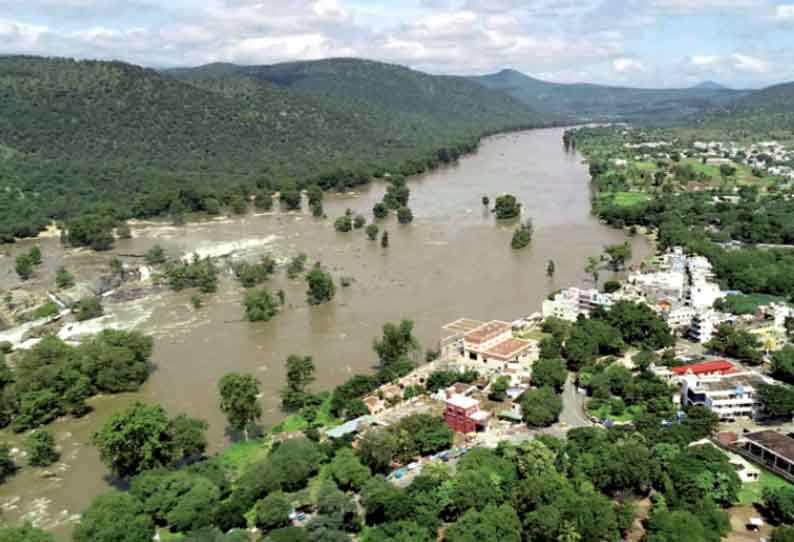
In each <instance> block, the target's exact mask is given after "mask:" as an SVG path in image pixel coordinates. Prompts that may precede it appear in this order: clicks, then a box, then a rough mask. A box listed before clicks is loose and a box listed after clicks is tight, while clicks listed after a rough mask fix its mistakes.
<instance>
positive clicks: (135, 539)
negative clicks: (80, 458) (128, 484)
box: [74, 491, 155, 542]
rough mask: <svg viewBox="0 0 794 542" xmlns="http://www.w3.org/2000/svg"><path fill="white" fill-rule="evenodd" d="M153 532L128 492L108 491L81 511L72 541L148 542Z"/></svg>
mask: <svg viewBox="0 0 794 542" xmlns="http://www.w3.org/2000/svg"><path fill="white" fill-rule="evenodd" d="M154 532H155V529H154V523H152V519H151V518H150V517H149V515H148V514H146V513H145V512H144V510H143V507H142V505H141V503H140V502H138V501H137V500H136V499H135V498H134V497H132V495H130V494H128V493H121V492H119V491H111V492H109V493H105V494H104V495H100V496H99V497H97V498H96V499H94V501H93V502H92V503H91V505H90V506H89V507H88V509H87V510H86V511H85V512H83V515H82V517H81V519H80V523H79V524H78V525H77V527H76V528H75V531H74V542H151V540H152V537H153V536H154Z"/></svg>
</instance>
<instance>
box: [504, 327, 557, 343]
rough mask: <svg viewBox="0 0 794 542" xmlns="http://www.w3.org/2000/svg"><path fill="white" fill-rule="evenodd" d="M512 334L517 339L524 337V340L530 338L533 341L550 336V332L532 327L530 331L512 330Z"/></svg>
mask: <svg viewBox="0 0 794 542" xmlns="http://www.w3.org/2000/svg"><path fill="white" fill-rule="evenodd" d="M513 336H514V337H515V338H517V339H524V340H528V339H531V340H533V341H538V342H540V341H542V340H543V339H547V338H551V333H544V332H542V331H541V330H539V329H533V330H531V331H516V332H513Z"/></svg>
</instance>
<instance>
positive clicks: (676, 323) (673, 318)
mask: <svg viewBox="0 0 794 542" xmlns="http://www.w3.org/2000/svg"><path fill="white" fill-rule="evenodd" d="M695 314H696V312H695V309H693V308H692V307H687V306H680V307H675V308H672V309H670V310H669V311H667V312H664V313H662V316H664V319H665V321H666V322H667V325H668V326H670V328H671V329H689V328H690V327H692V321H693V320H694V319H695Z"/></svg>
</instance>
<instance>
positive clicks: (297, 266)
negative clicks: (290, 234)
mask: <svg viewBox="0 0 794 542" xmlns="http://www.w3.org/2000/svg"><path fill="white" fill-rule="evenodd" d="M307 259H308V256H306V254H303V253H301V254H298V255H297V256H295V257H294V258H292V259H291V260H290V261H289V265H287V277H288V278H290V279H295V278H298V276H299V275H300V274H301V273H303V271H304V270H305V269H306V260H307Z"/></svg>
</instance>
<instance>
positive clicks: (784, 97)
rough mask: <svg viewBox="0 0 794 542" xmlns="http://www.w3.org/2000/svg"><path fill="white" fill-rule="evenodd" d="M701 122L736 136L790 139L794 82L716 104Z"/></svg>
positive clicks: (708, 127)
mask: <svg viewBox="0 0 794 542" xmlns="http://www.w3.org/2000/svg"><path fill="white" fill-rule="evenodd" d="M698 124H700V125H701V126H702V127H703V128H707V129H713V130H721V131H724V132H729V134H728V135H730V136H731V137H736V138H741V137H744V136H749V135H753V134H754V135H755V136H756V137H758V136H761V135H764V136H768V137H770V138H778V137H779V138H780V139H785V140H788V139H790V138H791V132H792V130H794V83H784V84H780V85H774V86H771V87H768V88H765V89H763V90H758V91H756V92H753V93H751V94H749V95H747V96H744V97H742V98H740V99H738V100H736V101H735V102H732V103H729V104H725V105H723V106H721V107H714V108H712V109H710V110H709V111H707V112H705V113H704V114H703V115H702V116H701V117H700V118H699V119H698Z"/></svg>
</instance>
